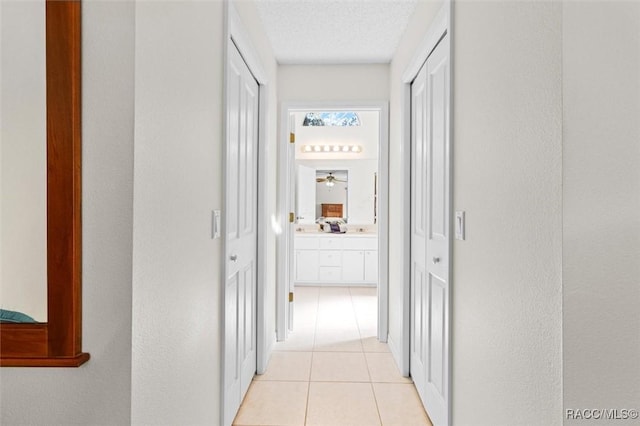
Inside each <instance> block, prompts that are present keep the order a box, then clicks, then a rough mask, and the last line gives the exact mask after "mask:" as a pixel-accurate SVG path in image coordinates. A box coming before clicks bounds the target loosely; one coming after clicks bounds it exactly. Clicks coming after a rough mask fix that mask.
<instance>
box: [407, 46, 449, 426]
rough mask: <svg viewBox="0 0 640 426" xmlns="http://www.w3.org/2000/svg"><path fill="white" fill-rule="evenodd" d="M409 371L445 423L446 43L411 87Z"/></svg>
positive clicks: (439, 420) (432, 414)
mask: <svg viewBox="0 0 640 426" xmlns="http://www.w3.org/2000/svg"><path fill="white" fill-rule="evenodd" d="M411 95H412V138H411V139H412V140H411V149H412V152H411V154H412V160H411V161H412V164H411V166H412V171H411V173H412V176H411V183H412V189H411V191H412V192H411V299H412V314H411V355H410V369H411V375H412V377H413V380H414V382H415V384H416V388H417V389H418V393H419V394H420V397H421V398H422V401H423V403H424V405H425V408H426V409H427V412H428V414H429V416H430V418H431V420H432V422H433V423H434V425H446V424H448V422H449V415H448V414H449V373H448V371H449V261H450V259H449V240H450V235H449V216H450V207H449V200H450V187H449V185H450V167H449V164H450V162H449V155H450V143H449V140H450V138H449V40H448V36H445V37H444V38H443V39H442V40H441V41H440V43H439V44H438V45H437V46H436V48H435V50H434V51H433V52H432V53H431V55H430V56H429V58H428V59H427V61H426V63H425V64H424V66H423V67H422V69H421V70H420V72H419V73H418V76H417V77H416V79H415V80H414V82H413V84H412V93H411Z"/></svg>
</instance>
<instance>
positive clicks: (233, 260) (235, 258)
mask: <svg viewBox="0 0 640 426" xmlns="http://www.w3.org/2000/svg"><path fill="white" fill-rule="evenodd" d="M229 259H231V261H232V262H237V261H238V255H237V254H232V255H231V256H229Z"/></svg>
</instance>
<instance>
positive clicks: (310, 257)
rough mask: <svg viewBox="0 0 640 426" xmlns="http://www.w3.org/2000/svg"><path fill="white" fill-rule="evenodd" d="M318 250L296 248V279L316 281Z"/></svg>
mask: <svg viewBox="0 0 640 426" xmlns="http://www.w3.org/2000/svg"><path fill="white" fill-rule="evenodd" d="M318 266H319V265H318V252H317V251H316V250H296V281H318Z"/></svg>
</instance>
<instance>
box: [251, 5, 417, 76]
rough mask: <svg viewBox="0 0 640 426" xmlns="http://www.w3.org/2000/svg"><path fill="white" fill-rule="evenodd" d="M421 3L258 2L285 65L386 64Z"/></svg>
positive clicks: (271, 39) (263, 21)
mask: <svg viewBox="0 0 640 426" xmlns="http://www.w3.org/2000/svg"><path fill="white" fill-rule="evenodd" d="M417 2H418V0H256V5H257V8H258V13H259V14H260V18H261V19H262V23H263V25H264V27H265V30H266V32H267V36H268V37H269V40H270V41H271V46H272V47H273V51H274V53H275V56H276V59H277V60H278V62H279V63H281V64H358V63H388V62H390V61H391V58H392V57H393V53H394V52H395V50H396V47H397V46H398V43H399V42H400V38H401V37H402V34H403V33H404V30H405V28H406V26H407V23H408V21H409V17H410V16H411V14H412V13H413V11H414V9H415V7H416V4H417Z"/></svg>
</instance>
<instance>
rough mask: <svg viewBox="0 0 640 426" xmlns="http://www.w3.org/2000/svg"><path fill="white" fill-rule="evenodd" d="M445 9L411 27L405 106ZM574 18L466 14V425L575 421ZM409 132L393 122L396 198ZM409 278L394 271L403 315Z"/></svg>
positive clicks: (456, 277) (459, 266) (459, 344)
mask: <svg viewBox="0 0 640 426" xmlns="http://www.w3.org/2000/svg"><path fill="white" fill-rule="evenodd" d="M434 9H435V10H437V7H436V4H421V5H420V6H419V9H418V11H417V12H416V15H414V17H413V19H412V21H411V24H410V25H411V26H410V28H409V29H408V32H407V34H406V35H405V38H404V39H403V42H402V46H403V49H402V50H401V51H400V52H399V53H398V54H397V55H396V57H395V58H394V61H393V63H392V74H391V78H392V80H391V81H392V94H394V96H395V92H398V93H401V92H400V91H399V90H398V89H397V85H398V81H399V78H400V76H401V73H402V72H403V71H404V68H405V66H406V63H407V55H406V52H413V50H415V48H416V47H417V45H418V43H419V41H420V40H421V39H422V37H423V35H424V32H425V31H426V29H427V27H428V25H427V24H428V22H430V20H431V19H432V17H433V14H434V12H435V10H434ZM561 17H562V14H561V5H560V4H554V3H551V2H506V1H499V2H484V1H478V2H468V1H463V2H455V3H454V25H455V30H454V31H455V33H454V35H453V51H454V57H453V67H454V75H453V84H454V86H453V87H454V89H453V96H454V97H453V102H454V110H453V120H454V122H453V126H454V128H453V141H452V148H453V162H454V165H455V166H454V176H453V185H454V189H453V191H454V209H455V210H465V211H466V212H467V216H466V217H467V239H466V241H455V244H454V257H453V279H452V287H451V296H452V312H453V322H452V327H451V328H452V351H453V355H452V368H453V371H452V384H451V385H452V389H453V395H452V407H453V424H459V425H468V424H474V425H481V424H487V425H489V424H490V425H512V424H523V425H524V424H558V423H560V421H561V416H560V413H561V397H562V390H561V320H562V317H561V275H560V274H561V257H560V255H561V243H562V227H561V226H562V225H561V223H562V222H561V219H562V216H561V207H562V206H561V201H562V199H561V185H562V176H561V158H562V157H561V155H562V144H561V136H562V135H561V130H562V128H561V113H562V110H561V107H562V104H561V99H562V98H561V93H562V92H561V89H562V86H561V83H562V81H561V47H562V45H561V19H562V18H561ZM416 28H421V29H422V31H418V30H416ZM398 102H399V100H398V99H397V98H395V97H392V103H391V108H392V110H393V109H394V106H395V108H397V106H398V105H399V104H398ZM396 111H397V109H396ZM400 132H401V128H400V121H399V117H398V115H397V114H392V120H391V145H392V152H391V164H392V171H391V176H392V179H393V181H392V183H391V186H392V187H394V186H395V185H394V183H395V184H397V182H398V180H397V177H398V176H399V175H400V170H399V169H398V168H399V163H398V159H399V158H400V156H401V155H402V151H401V149H400V148H399V147H398V146H397V144H398V142H399V140H400V139H399V136H400V134H401V133H400ZM392 194H393V193H392ZM398 201H399V199H398V198H397V195H395V194H393V195H392V199H391V203H390V204H391V206H392V212H391V214H392V217H391V223H392V224H394V226H395V227H398V228H399V227H400V226H401V223H400V219H399V218H400V217H401V212H400V211H399V209H398V208H397V207H394V206H397V205H398ZM394 234H395V233H394V230H393V229H392V230H391V231H390V235H392V236H393V235H394ZM398 248H399V241H397V240H396V239H392V244H391V247H390V252H391V253H397V252H398V251H397V249H398ZM392 256H393V255H392ZM394 264H400V263H399V260H394V259H393V257H392V259H391V260H390V266H391V267H392V268H393V267H394ZM401 276H402V275H401V273H399V272H398V271H396V272H395V273H394V270H391V271H390V278H391V282H390V286H391V294H392V295H394V296H393V297H392V298H391V303H393V304H394V306H395V309H396V312H398V311H397V303H398V299H397V296H398V288H399V286H400V285H401V283H399V282H398V278H399V277H401ZM392 309H393V308H392ZM392 309H390V312H391V314H390V319H391V320H392V323H391V330H390V332H391V333H392V335H391V338H392V339H393V338H394V337H395V336H396V335H397V333H399V330H398V326H397V324H396V322H395V321H394V315H393V312H394V311H393V310H392Z"/></svg>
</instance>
